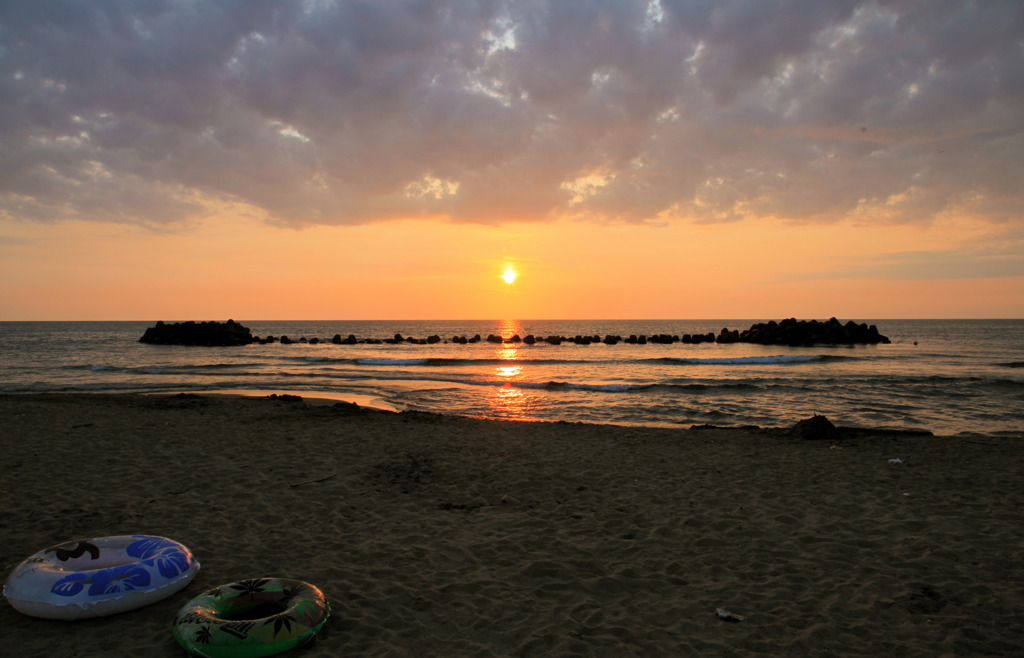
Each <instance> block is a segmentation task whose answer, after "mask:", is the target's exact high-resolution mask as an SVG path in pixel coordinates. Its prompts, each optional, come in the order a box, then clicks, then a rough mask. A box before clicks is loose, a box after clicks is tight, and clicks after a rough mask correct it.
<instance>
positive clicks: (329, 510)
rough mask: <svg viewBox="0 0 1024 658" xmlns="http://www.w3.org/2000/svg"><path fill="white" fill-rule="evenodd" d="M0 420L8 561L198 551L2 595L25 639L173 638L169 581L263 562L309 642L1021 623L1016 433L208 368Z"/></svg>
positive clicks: (635, 643)
mask: <svg viewBox="0 0 1024 658" xmlns="http://www.w3.org/2000/svg"><path fill="white" fill-rule="evenodd" d="M0 422H3V423H4V426H5V427H6V428H8V429H6V430H5V434H4V436H5V437H6V438H5V439H4V440H3V446H4V457H5V459H4V463H5V468H4V470H3V475H2V476H0V477H2V480H0V490H2V492H3V494H4V497H3V501H2V502H0V505H2V507H0V509H2V511H3V514H4V519H5V522H4V523H5V525H6V531H7V532H6V536H7V541H6V542H5V543H4V546H3V547H2V548H0V565H2V566H3V567H4V574H3V576H4V578H5V579H6V577H7V574H8V573H9V572H10V570H11V569H12V568H13V567H14V566H16V565H17V564H18V563H19V562H20V561H21V560H23V559H24V558H25V557H27V556H28V555H31V554H32V553H34V552H36V551H38V550H40V549H42V548H44V547H46V546H49V545H53V544H56V543H61V542H64V541H69V540H72V539H81V538H89V537H98V536H107V535H116V534H155V535H162V536H167V537H170V538H172V539H175V540H177V541H181V542H182V543H184V544H185V545H186V546H188V547H189V548H190V549H191V550H192V551H193V553H195V555H196V557H197V558H198V559H199V561H200V562H201V563H202V569H201V570H200V572H199V574H198V575H197V577H196V579H195V580H194V581H193V582H192V583H191V584H190V585H189V586H188V587H187V588H186V589H185V590H183V591H182V592H179V593H178V594H176V595H174V596H172V597H170V598H168V599H165V600H163V601H160V602H157V603H154V604H152V605H150V606H147V607H145V608H141V609H139V610H136V611H132V612H128V613H124V614H121V615H117V616H114V617H109V618H103V619H97V620H90V621H82V622H73V623H67V622H52V621H45V620H40V619H35V618H32V617H27V616H25V615H22V614H20V613H18V612H16V611H14V610H13V609H12V608H11V607H10V606H9V605H8V604H7V602H6V601H4V602H3V603H0V624H2V625H3V627H4V629H5V635H6V636H7V637H8V639H7V644H8V645H10V646H17V647H18V648H19V655H22V656H28V657H31V656H50V655H78V656H101V655H110V654H111V653H114V654H119V655H121V654H124V655H127V654H130V653H133V652H138V651H146V652H148V653H149V654H151V655H152V656H153V657H154V658H159V657H161V656H180V655H182V652H181V650H180V648H179V647H178V646H177V645H176V644H175V643H174V641H173V639H172V638H171V634H170V630H169V627H170V621H171V619H172V618H173V616H174V614H175V613H176V612H177V610H178V609H179V608H180V607H181V606H182V605H184V604H185V603H186V602H187V601H188V600H189V599H191V598H192V597H194V596H196V595H198V594H199V593H200V592H202V591H204V590H205V589H208V588H210V587H214V586H217V585H220V584H224V583H229V582H233V581H235V580H241V579H245V578H254V577H269V576H281V577H291V578H297V579H300V580H305V581H307V582H310V583H313V584H315V585H317V586H318V587H320V588H321V589H322V590H323V591H324V593H325V594H326V595H327V596H328V598H329V599H330V600H331V604H332V614H331V618H330V620H329V621H328V623H327V625H326V627H325V628H324V631H323V632H322V633H321V636H320V638H319V639H318V641H317V644H316V645H315V646H313V647H311V648H310V649H307V650H306V651H304V652H303V655H305V656H310V657H312V656H335V655H341V654H346V655H408V656H414V655H415V656H441V655H482V656H508V655H516V656H528V655H555V654H557V655H566V654H572V655H595V656H596V655H601V656H611V655H614V656H649V655H687V654H692V653H701V654H708V655H822V654H831V655H865V656H866V655H895V654H899V655H907V656H933V655H952V654H958V655H963V654H970V655H1013V654H1015V653H1020V651H1021V649H1022V648H1024V629H1021V628H1020V627H1019V625H1015V624H1013V623H1012V619H1015V618H1020V617H1021V616H1022V613H1024V602H1022V601H1021V600H1020V597H1019V591H1018V590H1019V587H1018V585H1019V583H1020V582H1022V581H1024V560H1022V559H1021V557H1022V555H1021V548H1020V547H1021V546H1024V492H1021V491H1020V486H1019V483H1020V481H1021V476H1022V475H1024V443H1022V442H1021V441H1019V440H1014V439H1006V438H990V439H989V440H986V441H971V440H967V439H964V438H960V437H955V436H953V437H949V436H945V437H943V436H936V437H932V436H927V437H925V436H913V435H906V434H900V433H894V432H885V431H878V432H870V433H866V434H864V435H858V436H851V437H843V438H842V439H840V440H838V441H835V442H832V441H816V440H805V439H801V438H797V437H794V436H791V435H787V434H786V433H785V432H784V431H783V430H773V429H762V428H756V429H755V428H699V429H682V428H680V429H664V428H649V427H648V428H645V427H633V426H619V425H591V424H584V423H565V422H561V423H559V422H522V421H489V420H480V419H475V418H468V417H462V416H450V415H442V414H434V413H425V412H400V413H394V412H388V411H380V410H374V409H369V408H366V407H363V406H355V405H351V404H333V405H332V404H327V403H324V402H323V401H318V402H313V401H309V400H306V399H304V400H301V401H298V400H293V399H288V398H283V399H282V398H278V399H271V398H265V397H244V396H241V397H234V396H225V395H209V394H206V393H203V394H185V395H175V394H171V395H110V394H94V393H90V394H82V393H75V394H50V393H38V394H16V395H10V394H5V395H0ZM894 459H898V460H899V463H894V462H891V461H890V460H894ZM719 608H721V609H723V610H727V611H729V612H731V613H733V614H734V615H736V616H742V617H743V619H742V620H741V621H739V622H735V623H728V622H726V621H725V620H724V619H723V618H720V617H719V616H718V614H717V612H716V611H717V610H718V609H719Z"/></svg>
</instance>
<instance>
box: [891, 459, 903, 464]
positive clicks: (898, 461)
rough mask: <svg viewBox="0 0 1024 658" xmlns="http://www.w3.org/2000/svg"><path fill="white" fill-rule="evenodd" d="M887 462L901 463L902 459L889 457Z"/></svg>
mask: <svg viewBox="0 0 1024 658" xmlns="http://www.w3.org/2000/svg"><path fill="white" fill-rule="evenodd" d="M889 463H890V464H902V463H903V460H902V459H890V460H889Z"/></svg>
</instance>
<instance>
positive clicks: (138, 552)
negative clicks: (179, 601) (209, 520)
mask: <svg viewBox="0 0 1024 658" xmlns="http://www.w3.org/2000/svg"><path fill="white" fill-rule="evenodd" d="M137 538H138V541H135V542H132V543H131V544H129V545H128V547H127V548H126V549H125V552H126V553H127V554H128V555H129V556H130V557H135V558H141V559H142V561H141V562H139V563H136V564H122V565H119V566H116V567H111V568H110V569H101V570H99V571H96V572H93V573H72V574H69V575H68V576H66V577H65V578H62V579H60V580H59V581H57V582H56V583H54V585H53V587H52V588H51V589H50V592H51V593H53V594H57V595H59V596H75V595H76V594H78V593H79V592H81V591H82V590H83V589H84V588H85V586H86V585H88V586H89V596H102V595H105V594H117V593H120V592H131V591H134V590H137V589H141V588H143V587H148V586H149V584H150V582H152V578H151V577H150V573H149V571H148V570H147V569H146V567H149V568H153V567H154V566H155V567H156V568H157V569H158V570H159V571H160V575H162V576H163V577H164V578H173V577H174V576H177V575H178V574H179V573H182V572H184V571H186V570H187V569H188V563H189V560H188V555H186V554H185V552H184V551H182V550H181V548H180V547H179V546H177V545H175V544H174V543H172V542H170V541H168V540H167V539H164V538H163V537H148V536H142V535H138V536H137Z"/></svg>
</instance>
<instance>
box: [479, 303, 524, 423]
mask: <svg viewBox="0 0 1024 658" xmlns="http://www.w3.org/2000/svg"><path fill="white" fill-rule="evenodd" d="M498 332H499V333H498V335H500V336H501V337H502V338H504V339H509V338H512V337H513V336H519V337H520V338H522V336H523V327H522V325H521V324H520V323H519V322H518V321H517V320H502V321H501V322H500V324H499V327H498ZM523 349H528V346H526V345H524V344H523V343H502V344H501V345H500V346H498V349H497V351H496V352H495V358H498V359H501V360H502V361H505V362H507V363H506V364H501V365H497V366H495V368H494V377H495V380H496V381H498V382H501V386H498V387H496V388H495V389H494V394H493V395H492V396H490V397H489V398H488V400H487V404H488V407H489V408H490V412H491V416H492V417H493V418H503V419H506V420H527V419H529V418H531V415H530V411H531V409H532V408H533V397H534V396H533V394H532V392H531V391H529V390H525V389H523V388H522V387H521V386H519V385H518V384H520V383H521V382H524V381H526V380H527V378H526V369H525V367H524V366H523V365H522V364H521V363H519V360H520V359H521V358H522V356H521V355H520V350H523Z"/></svg>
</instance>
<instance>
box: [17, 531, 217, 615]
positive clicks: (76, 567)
mask: <svg viewBox="0 0 1024 658" xmlns="http://www.w3.org/2000/svg"><path fill="white" fill-rule="evenodd" d="M197 571H199V562H198V561H196V559H195V558H194V557H193V556H192V551H190V550H188V549H187V548H186V547H185V546H184V545H182V544H179V543H178V542H176V541H173V540H171V539H167V538H166V537H151V536H148V535H125V536H118V537H99V538H96V539H82V540H78V541H71V542H67V543H64V544H59V545H57V546H51V547H49V548H44V549H43V550H41V551H39V552H38V553H36V554H35V555H32V556H31V557H29V558H28V559H26V560H25V561H24V562H22V563H21V564H19V565H18V566H17V567H15V569H14V571H12V572H11V575H10V576H9V577H8V578H7V583H6V584H5V585H4V596H5V597H7V600H8V601H9V602H10V604H11V606H13V607H14V609H15V610H17V611H19V612H23V613H25V614H26V615H32V616H33V617H44V618H46V619H67V620H72V619H83V618H87V617H103V616H107V615H115V614H117V613H119V612H124V611H126V610H133V609H135V608H140V607H142V606H144V605H148V604H150V603H153V602H155V601H159V600H160V599H163V598H166V597H168V596H170V595H171V594H174V593H175V592H177V591H178V590H180V589H181V588H183V587H185V585H188V583H189V581H191V580H192V578H193V577H195V575H196V572H197Z"/></svg>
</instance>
